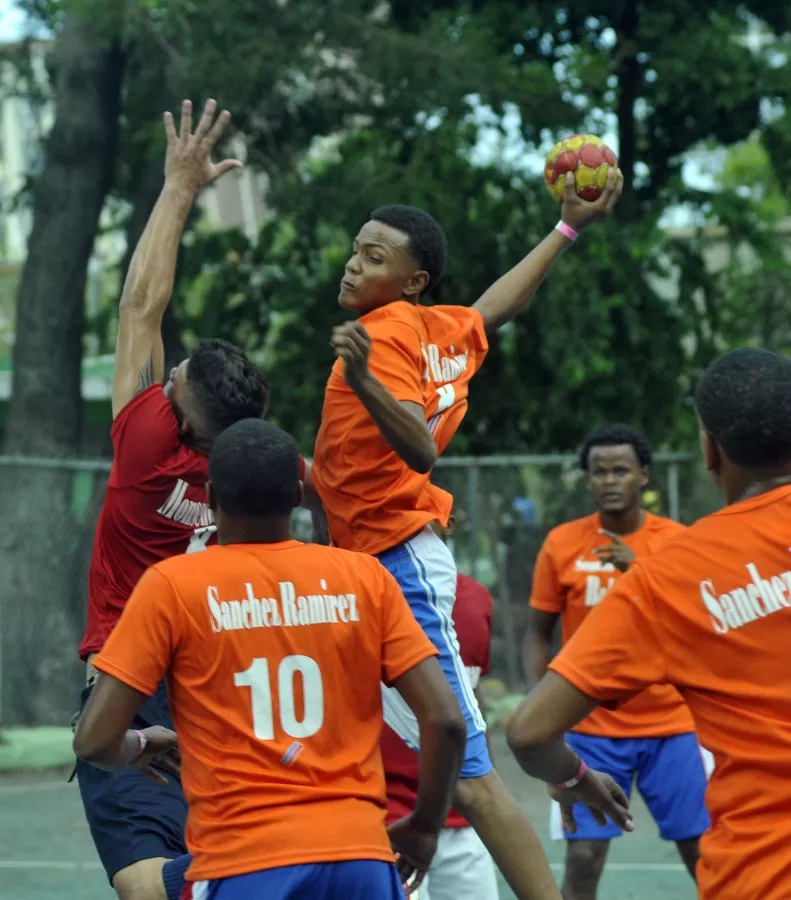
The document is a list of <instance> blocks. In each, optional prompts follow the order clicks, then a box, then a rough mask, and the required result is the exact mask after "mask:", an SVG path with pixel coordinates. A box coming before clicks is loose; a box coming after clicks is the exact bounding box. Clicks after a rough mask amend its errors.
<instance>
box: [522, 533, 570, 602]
mask: <svg viewBox="0 0 791 900" xmlns="http://www.w3.org/2000/svg"><path fill="white" fill-rule="evenodd" d="M530 606H531V607H532V608H533V609H537V610H539V611H540V612H545V613H558V614H560V613H562V612H563V593H562V592H561V590H560V580H559V579H558V573H557V567H556V565H555V556H554V553H553V549H552V536H551V535H550V536H549V537H548V538H547V539H546V540H545V541H544V544H543V546H542V547H541V550H539V552H538V558H537V559H536V564H535V567H534V568H533V588H532V591H531V593H530Z"/></svg>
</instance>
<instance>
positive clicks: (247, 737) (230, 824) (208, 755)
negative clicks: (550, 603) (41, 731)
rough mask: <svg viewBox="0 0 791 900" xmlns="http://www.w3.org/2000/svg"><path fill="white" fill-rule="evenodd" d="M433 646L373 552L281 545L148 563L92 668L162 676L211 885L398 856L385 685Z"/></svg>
mask: <svg viewBox="0 0 791 900" xmlns="http://www.w3.org/2000/svg"><path fill="white" fill-rule="evenodd" d="M434 655H436V650H435V649H434V647H433V646H432V644H431V643H430V641H429V640H428V638H426V636H425V635H424V634H423V632H422V630H421V629H420V627H419V625H418V624H417V622H416V621H415V619H414V617H413V616H412V613H411V612H410V610H409V607H408V606H407V603H406V600H405V599H404V595H403V594H402V592H401V590H400V588H399V587H398V585H397V584H396V582H395V580H394V579H393V577H392V576H391V575H390V574H389V573H388V572H387V571H386V570H385V569H384V568H383V567H382V566H381V565H380V564H379V562H377V561H376V560H375V559H373V558H371V557H370V556H364V555H362V554H356V553H347V552H346V551H343V550H336V549H331V548H329V547H320V546H318V545H315V544H308V545H303V544H300V543H298V542H296V541H287V542H284V543H280V544H231V545H227V546H223V547H211V548H209V549H208V550H207V551H206V552H205V553H194V554H191V555H189V556H178V557H174V558H172V559H169V560H166V561H165V562H162V563H159V564H158V565H156V566H154V567H153V568H151V569H149V570H148V571H147V572H146V573H145V575H143V577H142V579H141V580H140V583H139V584H138V586H137V587H136V588H135V591H134V593H133V595H132V597H131V599H130V600H129V603H128V605H127V606H126V608H125V610H124V612H123V615H122V617H121V619H120V621H119V623H118V625H117V626H116V628H115V630H114V631H113V633H112V635H111V636H110V638H109V639H108V641H107V643H106V644H105V646H104V649H103V650H102V652H101V653H100V655H99V656H98V657H97V658H96V659H95V660H94V665H95V666H96V668H97V669H100V670H101V671H102V672H106V673H108V674H110V675H113V676H114V677H115V678H118V679H119V680H120V681H123V682H124V683H125V684H127V685H129V686H131V687H133V688H135V689H136V690H138V691H141V692H142V693H144V694H147V695H148V694H151V693H153V691H154V689H155V688H156V686H157V684H158V683H159V681H160V680H161V679H162V677H163V676H164V675H165V674H166V673H167V674H166V677H167V683H168V691H169V696H170V702H171V706H172V713H173V721H174V723H175V727H176V731H177V733H178V735H179V745H180V749H181V753H182V781H183V786H184V793H185V795H186V797H187V800H188V801H189V814H188V818H187V832H186V839H187V846H188V848H189V851H190V852H191V853H192V854H193V856H194V861H193V863H192V865H191V866H190V869H189V872H188V877H189V878H190V879H191V880H193V881H203V880H211V879H216V878H226V877H230V876H233V875H241V874H245V873H248V872H254V871H258V870H261V869H270V868H275V867H279V866H290V865H297V864H307V863H318V862H333V861H340V860H350V859H373V860H384V861H387V862H390V861H392V860H393V851H392V849H391V846H390V841H389V840H388V836H387V832H386V830H385V814H386V799H385V781H384V773H383V770H382V761H381V756H380V753H379V738H380V734H381V730H382V700H381V688H380V681H384V682H386V683H388V684H392V682H393V681H394V680H396V679H397V678H399V677H400V676H401V675H403V674H404V673H405V672H406V671H408V670H409V669H410V668H412V667H413V666H415V665H417V664H418V663H419V662H421V661H423V660H425V659H427V658H428V657H430V656H434Z"/></svg>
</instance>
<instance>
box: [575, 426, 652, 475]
mask: <svg viewBox="0 0 791 900" xmlns="http://www.w3.org/2000/svg"><path fill="white" fill-rule="evenodd" d="M620 444H629V446H631V447H632V448H633V449H634V452H635V456H636V457H637V462H638V463H639V465H640V468H641V469H645V468H648V467H649V466H650V465H651V445H650V444H649V443H648V439H647V438H646V437H645V435H643V434H641V433H640V432H639V431H638V430H637V429H636V428H632V426H631V425H623V424H621V423H620V422H609V423H608V424H606V425H601V426H600V427H599V428H596V429H594V430H593V431H591V433H590V434H589V435H588V436H587V437H586V438H585V442H584V443H583V445H582V450H580V468H581V469H582V470H583V472H587V471H588V457H589V456H590V452H591V450H592V449H593V448H594V447H617V446H618V445H620Z"/></svg>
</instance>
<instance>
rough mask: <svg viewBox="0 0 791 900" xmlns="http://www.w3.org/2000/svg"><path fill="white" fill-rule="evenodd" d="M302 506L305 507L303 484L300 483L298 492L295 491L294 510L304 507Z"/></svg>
mask: <svg viewBox="0 0 791 900" xmlns="http://www.w3.org/2000/svg"><path fill="white" fill-rule="evenodd" d="M304 505H305V483H304V482H303V481H300V483H299V490H298V491H297V502H296V503H295V504H294V509H296V508H297V507H298V506H304Z"/></svg>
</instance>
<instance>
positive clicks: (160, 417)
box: [110, 384, 180, 487]
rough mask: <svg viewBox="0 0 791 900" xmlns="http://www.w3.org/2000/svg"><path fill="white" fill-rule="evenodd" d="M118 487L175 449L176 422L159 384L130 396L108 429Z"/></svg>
mask: <svg viewBox="0 0 791 900" xmlns="http://www.w3.org/2000/svg"><path fill="white" fill-rule="evenodd" d="M110 437H111V438H112V441H113V452H114V459H113V473H112V475H111V478H112V479H113V480H114V481H115V482H116V485H117V486H118V487H121V486H123V485H128V484H135V483H138V482H140V481H141V480H142V479H145V478H149V477H150V476H151V475H152V473H154V472H156V470H157V468H158V467H159V466H160V465H162V464H163V463H165V462H166V461H168V460H169V459H172V457H173V454H174V453H175V452H176V451H177V450H178V449H179V445H180V441H179V425H178V421H177V419H176V415H175V413H174V412H173V407H172V406H171V405H170V401H169V400H168V398H167V397H166V396H165V392H164V390H163V389H162V385H161V384H154V385H152V386H151V387H150V388H146V390H144V391H141V392H140V393H139V394H138V395H137V396H136V397H133V398H132V399H131V400H130V401H129V403H127V404H126V406H125V407H124V408H123V409H122V410H121V412H120V413H119V414H118V415H117V416H116V418H115V421H114V422H113V427H112V428H111V429H110Z"/></svg>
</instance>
